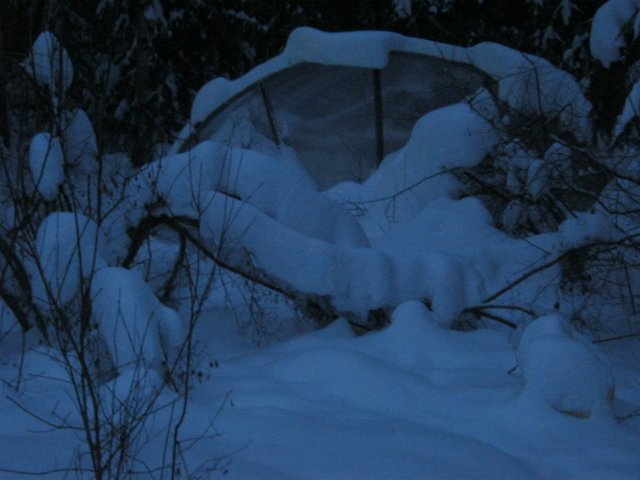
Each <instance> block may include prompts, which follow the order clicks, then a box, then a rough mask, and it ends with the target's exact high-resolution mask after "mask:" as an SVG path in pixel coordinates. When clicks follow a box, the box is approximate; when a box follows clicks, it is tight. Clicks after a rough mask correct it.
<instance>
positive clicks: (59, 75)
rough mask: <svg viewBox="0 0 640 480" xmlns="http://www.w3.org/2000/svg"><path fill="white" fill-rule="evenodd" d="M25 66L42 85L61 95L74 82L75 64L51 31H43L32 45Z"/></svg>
mask: <svg viewBox="0 0 640 480" xmlns="http://www.w3.org/2000/svg"><path fill="white" fill-rule="evenodd" d="M22 66H23V68H24V69H25V70H26V71H27V72H28V73H29V74H30V75H31V76H33V78H34V79H35V80H36V82H38V84H40V85H42V86H46V87H48V88H49V90H50V91H51V92H52V93H53V94H54V95H57V96H59V95H60V94H62V93H64V92H65V91H66V90H68V89H69V87H70V86H71V83H72V82H73V64H72V63H71V58H69V54H68V53H67V50H66V49H65V48H64V47H63V46H62V45H60V42H58V39H57V38H56V36H55V35H54V34H53V33H51V32H42V33H41V34H40V35H38V38H36V41H35V42H34V43H33V46H32V47H31V54H30V55H29V57H28V58H27V59H26V60H25V61H24V63H23V64H22Z"/></svg>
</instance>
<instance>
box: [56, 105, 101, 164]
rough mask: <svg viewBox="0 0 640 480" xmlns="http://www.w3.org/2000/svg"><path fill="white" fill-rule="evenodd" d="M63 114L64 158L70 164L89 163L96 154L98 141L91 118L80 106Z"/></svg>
mask: <svg viewBox="0 0 640 480" xmlns="http://www.w3.org/2000/svg"><path fill="white" fill-rule="evenodd" d="M65 114H66V119H65V125H64V128H63V138H64V152H65V158H66V159H67V161H68V162H69V163H70V164H71V165H79V164H88V165H91V164H92V163H93V161H95V159H96V157H97V155H98V143H97V141H96V134H95V131H94V130H93V125H92V124H91V120H89V117H88V116H87V114H86V112H85V111H84V110H82V109H81V108H77V109H75V110H73V111H71V112H65Z"/></svg>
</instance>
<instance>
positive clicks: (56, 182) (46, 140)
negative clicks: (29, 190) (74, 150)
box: [29, 133, 64, 200]
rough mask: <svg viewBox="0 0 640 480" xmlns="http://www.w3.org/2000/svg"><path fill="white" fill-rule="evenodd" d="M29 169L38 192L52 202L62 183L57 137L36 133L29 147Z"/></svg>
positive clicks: (61, 156) (60, 156) (60, 155)
mask: <svg viewBox="0 0 640 480" xmlns="http://www.w3.org/2000/svg"><path fill="white" fill-rule="evenodd" d="M29 167H30V169H31V176H32V177H33V182H34V183H35V185H36V188H37V189H38V192H40V194H41V195H42V196H43V197H44V198H45V199H46V200H53V199H54V198H56V196H57V195H58V188H59V187H60V185H62V182H64V154H63V152H62V145H61V144H60V140H59V139H58V138H57V137H52V136H51V135H50V134H48V133H38V134H37V135H35V136H34V137H33V138H32V139H31V144H30V145H29Z"/></svg>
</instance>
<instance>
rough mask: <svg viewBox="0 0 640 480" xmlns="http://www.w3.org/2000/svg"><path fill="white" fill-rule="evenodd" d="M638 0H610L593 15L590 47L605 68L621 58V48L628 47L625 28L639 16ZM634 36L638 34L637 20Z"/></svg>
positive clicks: (592, 53) (639, 5)
mask: <svg viewBox="0 0 640 480" xmlns="http://www.w3.org/2000/svg"><path fill="white" fill-rule="evenodd" d="M639 7H640V1H638V0H609V1H608V2H605V3H604V4H603V5H602V6H601V7H600V8H599V9H598V11H597V12H596V14H595V15H594V16H593V23H592V24H591V35H590V36H589V47H590V49H591V55H593V56H594V57H595V58H597V59H598V60H599V61H600V63H602V65H604V67H605V68H609V67H610V66H611V64H612V63H613V62H615V61H617V60H620V57H621V52H620V50H621V49H622V48H624V47H626V42H625V39H624V35H623V29H624V28H625V27H626V26H627V25H628V24H629V23H630V22H631V21H632V20H634V18H637V16H638V8H639ZM633 33H634V36H637V35H638V24H637V21H636V23H635V24H634V32H633Z"/></svg>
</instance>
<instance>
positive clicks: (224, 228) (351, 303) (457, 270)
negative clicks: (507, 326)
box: [200, 193, 481, 324]
mask: <svg viewBox="0 0 640 480" xmlns="http://www.w3.org/2000/svg"><path fill="white" fill-rule="evenodd" d="M200 233H201V235H202V236H203V238H204V239H206V241H208V242H210V243H211V244H214V245H224V246H225V248H226V249H227V251H229V250H231V251H233V250H236V251H238V250H239V251H242V252H244V251H249V252H250V253H251V259H252V261H253V263H254V265H255V266H256V267H258V268H260V269H262V270H263V271H264V272H265V273H267V274H268V275H269V276H271V277H272V278H273V279H275V280H277V281H278V283H279V284H280V285H284V286H287V287H292V288H293V289H294V291H296V292H300V293H305V294H313V295H318V296H328V297H330V298H331V300H332V302H333V305H334V306H335V307H336V308H337V309H338V310H339V311H342V312H350V313H356V314H362V315H365V316H366V314H367V312H368V311H369V310H372V309H377V308H385V307H390V306H394V305H398V304H399V303H401V302H403V301H406V300H412V299H422V298H428V299H430V300H431V301H432V304H433V309H434V315H436V317H437V318H438V321H439V322H441V323H443V324H450V323H451V322H453V320H454V319H455V317H456V316H457V314H458V313H459V312H460V311H461V310H462V309H463V308H464V307H465V306H466V305H468V304H469V303H470V302H472V301H477V300H478V299H479V295H480V284H481V282H480V281H479V279H478V278H477V274H476V272H475V270H474V269H472V268H467V266H466V265H465V262H464V259H463V258H458V257H456V256H453V255H446V254H442V253H439V252H424V253H415V254H410V253H408V252H401V253H399V254H397V255H393V256H391V255H389V254H386V253H384V252H381V251H378V250H375V249H372V248H347V247H340V246H338V245H335V244H332V243H328V242H325V241H322V240H318V239H315V238H312V237H309V236H306V235H303V234H300V233H298V232H296V231H294V230H292V229H290V228H288V227H286V226H285V225H283V224H281V223H279V222H277V221H275V220H274V219H272V218H270V217H269V216H267V215H265V214H264V213H262V212H261V211H259V210H257V209H255V208H254V207H252V206H251V205H249V204H247V203H244V202H241V201H239V200H236V199H234V198H231V197H228V196H225V195H222V194H220V193H214V194H211V196H210V198H209V200H208V202H207V209H206V210H205V211H204V212H203V214H202V217H201V226H200ZM227 254H228V253H227Z"/></svg>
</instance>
